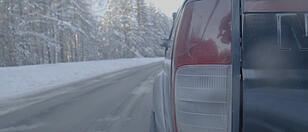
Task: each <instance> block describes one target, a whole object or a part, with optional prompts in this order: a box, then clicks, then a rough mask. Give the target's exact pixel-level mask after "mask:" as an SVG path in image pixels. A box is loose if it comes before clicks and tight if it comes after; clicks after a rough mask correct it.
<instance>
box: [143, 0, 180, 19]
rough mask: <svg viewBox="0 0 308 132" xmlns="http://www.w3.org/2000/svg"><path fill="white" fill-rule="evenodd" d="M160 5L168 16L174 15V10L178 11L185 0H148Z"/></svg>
mask: <svg viewBox="0 0 308 132" xmlns="http://www.w3.org/2000/svg"><path fill="white" fill-rule="evenodd" d="M147 1H148V2H150V3H153V4H154V5H155V6H156V7H158V8H159V9H160V10H161V11H162V12H164V13H166V15H168V16H172V13H173V12H176V11H177V10H178V8H179V7H180V6H181V5H182V3H183V1H184V0H147Z"/></svg>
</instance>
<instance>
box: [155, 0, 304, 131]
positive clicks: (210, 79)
mask: <svg viewBox="0 0 308 132" xmlns="http://www.w3.org/2000/svg"><path fill="white" fill-rule="evenodd" d="M169 42H170V43H169V44H170V47H172V48H171V49H168V50H167V52H166V58H165V61H164V69H163V71H162V72H161V73H160V74H159V75H158V77H157V78H156V80H155V86H154V94H153V116H152V123H151V124H152V128H151V131H153V132H308V0H186V1H185V2H184V4H183V6H182V7H181V9H180V10H179V11H178V13H177V17H176V19H175V22H174V28H173V30H172V32H171V35H170V38H169ZM166 47H169V46H166Z"/></svg>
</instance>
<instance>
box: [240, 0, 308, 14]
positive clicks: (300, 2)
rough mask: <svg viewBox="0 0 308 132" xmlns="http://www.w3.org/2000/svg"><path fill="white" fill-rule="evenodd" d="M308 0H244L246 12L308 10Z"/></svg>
mask: <svg viewBox="0 0 308 132" xmlns="http://www.w3.org/2000/svg"><path fill="white" fill-rule="evenodd" d="M307 5H308V0H244V6H245V12H298V11H299V12H302V11H308V6H307Z"/></svg>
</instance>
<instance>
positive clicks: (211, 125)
mask: <svg viewBox="0 0 308 132" xmlns="http://www.w3.org/2000/svg"><path fill="white" fill-rule="evenodd" d="M231 21H232V20H231V0H204V1H195V2H191V3H187V5H186V6H185V8H184V10H183V13H182V18H181V20H180V24H179V27H178V32H177V34H176V41H175V47H174V50H175V51H174V62H173V72H174V73H173V93H174V97H173V103H174V113H175V115H174V117H175V125H176V129H177V132H230V130H231V129H230V128H231V97H232V87H231V77H232V76H231V74H232V70H231V69H232V68H231V64H232V59H231V58H232V56H231V40H232V38H231Z"/></svg>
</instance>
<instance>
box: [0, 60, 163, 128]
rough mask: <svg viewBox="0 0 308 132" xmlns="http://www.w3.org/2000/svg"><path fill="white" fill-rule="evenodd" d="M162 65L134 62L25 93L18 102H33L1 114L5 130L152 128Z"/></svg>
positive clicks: (1, 123)
mask: <svg viewBox="0 0 308 132" xmlns="http://www.w3.org/2000/svg"><path fill="white" fill-rule="evenodd" d="M161 68H162V65H161V63H151V64H149V65H144V66H138V67H132V68H129V69H124V70H120V71H116V72H113V73H108V74H105V75H102V76H97V77H94V78H92V79H87V80H83V81H78V82H76V83H72V84H69V85H66V86H63V87H58V88H57V89H52V90H49V92H43V93H40V94H37V95H33V96H28V97H25V98H23V99H22V100H20V101H19V102H21V103H22V104H24V103H31V102H33V103H32V104H30V105H28V106H27V107H23V108H20V109H17V110H15V111H11V112H10V113H7V114H4V115H0V132H147V131H149V127H150V116H151V105H152V88H153V83H154V77H155V75H157V73H158V72H160V71H161ZM1 106H2V105H1V103H0V109H1Z"/></svg>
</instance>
